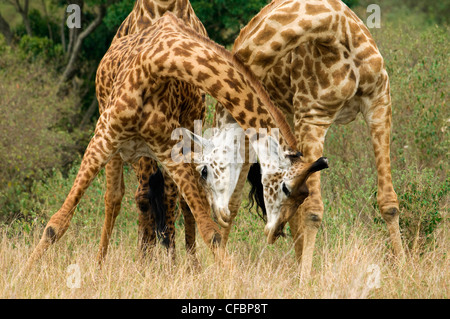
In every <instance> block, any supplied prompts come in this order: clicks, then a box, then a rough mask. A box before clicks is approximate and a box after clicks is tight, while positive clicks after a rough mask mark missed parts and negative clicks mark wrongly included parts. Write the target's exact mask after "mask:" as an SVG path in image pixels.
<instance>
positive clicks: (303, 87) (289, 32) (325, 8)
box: [216, 0, 404, 275]
mask: <svg viewBox="0 0 450 319" xmlns="http://www.w3.org/2000/svg"><path fill="white" fill-rule="evenodd" d="M233 52H234V54H235V55H236V56H237V57H238V58H239V59H240V60H241V61H242V62H243V63H244V64H245V65H247V66H248V67H249V68H251V69H252V71H253V72H254V73H255V74H256V76H257V77H258V78H259V79H260V80H261V81H262V82H263V84H264V86H265V87H266V89H267V90H268V92H269V94H270V97H271V99H272V101H273V102H274V104H275V105H277V107H279V109H280V110H282V111H283V113H284V114H285V115H286V118H287V119H288V121H289V123H290V125H291V126H292V128H293V129H294V132H295V135H296V138H297V141H298V145H297V148H298V149H299V150H300V151H301V152H302V153H303V155H304V159H305V160H306V161H312V160H315V159H317V158H319V157H321V156H322V154H323V145H324V140H325V135H326V132H327V130H328V128H329V127H330V125H332V124H333V123H337V124H346V123H349V122H351V121H353V120H354V119H355V117H356V115H357V114H358V113H359V112H361V113H362V115H363V117H364V119H365V121H366V123H367V125H368V126H369V130H370V135H371V137H372V144H373V149H374V153H375V159H376V167H377V173H378V193H377V194H378V195H377V196H378V197H377V200H378V205H379V207H380V210H381V214H382V216H383V218H384V220H385V221H386V223H387V226H388V229H389V232H390V237H391V240H392V243H393V249H394V252H395V254H396V256H397V257H399V259H403V258H404V250H403V247H402V243H401V238H400V232H399V225H398V214H399V206H398V200H397V195H396V193H395V191H394V188H393V185H392V178H391V165H390V128H391V98H390V90H389V78H388V74H387V72H386V69H385V65H384V61H383V58H382V56H381V54H380V52H379V50H378V48H377V46H376V44H375V42H374V40H373V39H372V37H371V35H370V32H369V31H368V29H367V28H366V27H365V25H364V24H363V22H362V21H361V20H360V19H359V18H358V17H357V16H356V15H355V14H354V13H353V12H352V11H351V10H350V9H349V8H348V7H347V6H346V5H345V4H344V3H342V2H341V1H339V0H326V1H325V0H324V1H322V0H274V1H272V2H271V3H270V4H269V5H267V6H266V7H265V8H263V9H262V10H261V11H260V13H259V14H258V15H256V16H255V17H254V18H253V19H252V20H251V21H250V22H249V24H248V25H247V26H246V27H244V28H243V29H242V30H241V33H240V35H239V37H238V38H237V39H236V41H235V43H234V47H233ZM216 119H217V123H216V124H217V125H218V126H221V125H226V123H229V122H230V121H231V122H232V118H231V117H230V116H229V115H227V112H226V110H224V109H223V108H221V106H220V105H219V106H218V109H217V114H216ZM242 174H244V175H245V174H246V172H245V169H243V171H242ZM241 180H242V182H241V183H240V184H238V187H237V189H236V194H237V196H236V197H235V202H234V203H233V204H232V205H233V206H234V207H239V203H240V193H241V191H240V190H241V189H242V187H243V184H244V182H243V179H241ZM279 184H280V182H279V180H278V179H277V178H276V176H274V177H273V181H272V187H277V185H279ZM307 186H308V189H309V193H310V195H309V196H308V198H307V199H306V200H305V202H304V203H303V204H302V205H301V206H300V208H299V210H298V212H297V214H295V215H294V216H293V217H292V218H291V219H290V220H289V222H290V224H291V230H292V234H293V238H294V243H295V251H296V255H297V258H298V260H299V261H301V267H302V274H305V275H308V274H309V273H310V269H311V264H312V254H313V249H314V243H315V238H316V233H317V229H318V227H319V225H320V223H321V220H322V217H323V210H324V209H323V202H322V198H321V193H320V174H319V173H316V174H314V175H313V176H311V177H310V178H309V180H308V182H307ZM239 187H241V188H239ZM278 187H279V186H278ZM275 194H276V192H275ZM224 237H226V236H224Z"/></svg>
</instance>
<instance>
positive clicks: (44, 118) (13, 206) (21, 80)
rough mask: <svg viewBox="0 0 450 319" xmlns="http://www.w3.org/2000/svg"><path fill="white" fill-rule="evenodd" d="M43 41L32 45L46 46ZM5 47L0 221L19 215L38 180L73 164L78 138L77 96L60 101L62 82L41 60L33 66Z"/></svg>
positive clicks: (0, 58) (0, 63)
mask: <svg viewBox="0 0 450 319" xmlns="http://www.w3.org/2000/svg"><path fill="white" fill-rule="evenodd" d="M24 38H25V37H24ZM24 38H23V39H24ZM36 39H37V40H36ZM39 39H40V38H35V39H33V38H31V39H30V41H34V40H36V41H37V43H42V42H39V41H40V40H39ZM0 47H2V49H1V50H0V52H1V54H0V113H1V114H2V116H1V117H0V136H2V138H1V140H0V185H1V186H0V208H1V210H0V217H3V218H4V217H11V216H13V215H16V214H17V213H19V205H20V201H22V200H24V199H25V198H27V197H28V196H30V195H29V194H27V192H28V191H29V189H30V186H31V185H32V183H33V181H34V180H36V179H42V178H45V176H46V172H48V171H49V170H51V169H53V168H55V169H60V170H62V169H63V168H64V167H65V166H67V165H68V164H69V163H70V162H71V161H72V160H73V158H74V156H75V154H76V153H77V151H78V147H77V146H76V143H77V138H78V133H77V131H76V130H75V129H74V128H73V127H71V125H72V124H71V118H72V117H73V116H74V114H75V113H76V111H77V109H76V107H77V100H76V98H75V97H74V96H72V95H70V96H67V97H64V98H57V97H56V95H55V90H56V87H57V78H56V77H55V74H53V73H52V72H51V71H50V70H49V67H48V66H46V65H45V64H44V63H43V61H42V59H40V58H39V54H38V55H37V56H36V58H35V59H33V61H32V63H31V62H28V61H26V60H25V61H24V60H22V59H21V57H20V54H19V55H16V54H14V53H13V52H12V50H11V48H10V47H7V46H5V45H4V44H1V43H0ZM35 52H37V51H35ZM46 58H47V57H46Z"/></svg>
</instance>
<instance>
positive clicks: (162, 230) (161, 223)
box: [148, 167, 169, 247]
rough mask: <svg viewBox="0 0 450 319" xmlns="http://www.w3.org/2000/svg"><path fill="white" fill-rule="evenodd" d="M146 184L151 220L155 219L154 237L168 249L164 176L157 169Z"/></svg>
mask: <svg viewBox="0 0 450 319" xmlns="http://www.w3.org/2000/svg"><path fill="white" fill-rule="evenodd" d="M148 184H149V192H148V199H149V202H150V208H151V209H150V210H151V214H153V218H154V219H155V225H156V235H157V236H158V238H159V239H160V240H161V242H162V244H163V245H164V246H165V247H169V237H168V236H167V234H166V230H167V225H166V214H167V207H166V205H165V203H164V200H165V194H164V176H163V174H162V172H161V169H160V168H159V167H158V169H157V170H156V172H155V173H153V174H152V175H151V176H150V178H149V181H148Z"/></svg>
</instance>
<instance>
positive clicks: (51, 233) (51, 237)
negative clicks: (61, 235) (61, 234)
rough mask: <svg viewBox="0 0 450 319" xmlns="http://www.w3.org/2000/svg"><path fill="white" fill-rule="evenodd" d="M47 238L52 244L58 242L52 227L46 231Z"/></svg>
mask: <svg viewBox="0 0 450 319" xmlns="http://www.w3.org/2000/svg"><path fill="white" fill-rule="evenodd" d="M45 237H46V239H47V240H48V241H49V242H50V243H51V244H53V243H54V242H55V241H56V231H55V229H54V228H53V227H52V226H48V227H47V228H46V229H45Z"/></svg>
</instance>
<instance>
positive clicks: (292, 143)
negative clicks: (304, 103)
mask: <svg viewBox="0 0 450 319" xmlns="http://www.w3.org/2000/svg"><path fill="white" fill-rule="evenodd" d="M163 17H168V18H169V19H171V22H172V25H175V26H176V27H177V28H178V29H180V31H182V32H183V33H185V34H187V35H189V36H190V37H192V38H193V39H195V40H197V41H199V42H202V43H204V44H206V45H208V47H209V48H211V49H212V50H214V51H216V53H217V54H220V55H221V56H222V57H223V58H225V59H226V60H228V61H229V62H230V63H232V65H233V67H235V68H236V69H237V70H238V71H239V72H241V73H242V74H243V75H244V76H245V77H246V78H247V80H248V81H249V82H250V84H251V85H252V86H253V87H254V88H255V90H256V92H257V93H258V96H259V97H260V98H261V100H262V102H263V104H264V106H265V108H266V110H267V111H268V112H269V114H270V115H271V116H272V118H273V120H274V122H275V125H277V127H278V128H279V129H280V131H281V134H282V135H283V137H284V139H285V141H286V142H287V144H288V145H289V147H290V148H292V149H293V150H296V149H297V140H296V138H295V135H294V133H292V130H291V127H290V125H289V124H288V122H287V121H286V118H285V116H284V114H283V113H282V112H281V111H280V110H279V109H278V108H277V107H276V106H275V105H274V104H273V102H272V101H271V99H270V97H269V94H268V93H267V91H266V89H265V88H264V87H263V85H262V84H261V82H260V80H259V79H258V78H257V77H256V75H255V74H254V73H253V71H251V70H250V68H248V67H247V66H246V65H245V64H244V63H242V62H241V60H239V58H237V57H236V56H235V55H233V54H232V53H231V52H230V51H228V50H227V49H225V48H224V47H223V46H221V45H219V44H217V43H216V42H214V41H212V40H211V39H209V38H207V37H204V36H202V35H201V34H199V33H198V32H196V31H195V30H193V29H192V28H189V27H188V26H186V24H185V23H184V22H183V21H182V20H180V19H178V18H177V17H176V16H175V15H174V14H173V13H171V12H166V13H165V14H164V15H163Z"/></svg>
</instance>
